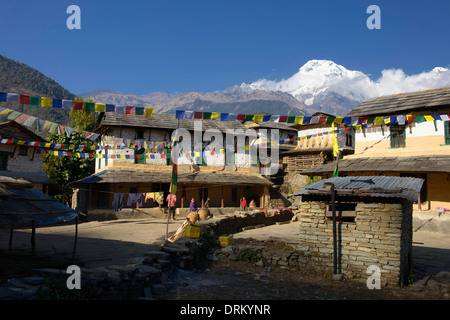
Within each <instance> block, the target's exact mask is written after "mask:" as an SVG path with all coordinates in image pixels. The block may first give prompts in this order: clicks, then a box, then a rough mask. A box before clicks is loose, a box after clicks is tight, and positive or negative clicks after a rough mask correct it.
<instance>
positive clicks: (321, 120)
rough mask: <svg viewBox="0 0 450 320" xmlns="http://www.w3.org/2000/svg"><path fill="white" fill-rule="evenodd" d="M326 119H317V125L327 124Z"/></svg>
mask: <svg viewBox="0 0 450 320" xmlns="http://www.w3.org/2000/svg"><path fill="white" fill-rule="evenodd" d="M327 119H328V117H319V124H327Z"/></svg>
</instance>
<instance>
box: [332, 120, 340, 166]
mask: <svg viewBox="0 0 450 320" xmlns="http://www.w3.org/2000/svg"><path fill="white" fill-rule="evenodd" d="M331 130H332V132H333V155H334V157H335V158H337V157H338V154H339V145H338V141H337V139H336V135H335V134H334V122H333V123H332V124H331Z"/></svg>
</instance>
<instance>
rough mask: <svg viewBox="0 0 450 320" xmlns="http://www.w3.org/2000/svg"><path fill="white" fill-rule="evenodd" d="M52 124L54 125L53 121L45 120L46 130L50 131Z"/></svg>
mask: <svg viewBox="0 0 450 320" xmlns="http://www.w3.org/2000/svg"><path fill="white" fill-rule="evenodd" d="M51 125H52V122H51V121H48V120H45V122H44V131H48V130H49V129H50V126H51Z"/></svg>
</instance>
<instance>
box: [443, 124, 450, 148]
mask: <svg viewBox="0 0 450 320" xmlns="http://www.w3.org/2000/svg"><path fill="white" fill-rule="evenodd" d="M444 139H445V144H446V145H450V121H445V122H444Z"/></svg>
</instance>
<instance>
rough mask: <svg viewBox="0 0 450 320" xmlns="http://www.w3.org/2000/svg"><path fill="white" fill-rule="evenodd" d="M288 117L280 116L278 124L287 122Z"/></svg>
mask: <svg viewBox="0 0 450 320" xmlns="http://www.w3.org/2000/svg"><path fill="white" fill-rule="evenodd" d="M286 121H287V116H280V120H279V121H278V122H286Z"/></svg>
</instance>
